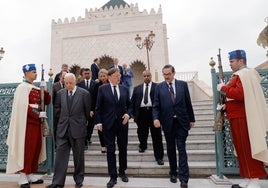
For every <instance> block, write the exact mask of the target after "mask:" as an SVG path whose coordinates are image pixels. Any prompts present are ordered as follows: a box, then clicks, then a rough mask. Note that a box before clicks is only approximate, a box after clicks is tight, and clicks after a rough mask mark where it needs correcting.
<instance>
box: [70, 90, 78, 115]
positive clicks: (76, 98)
mask: <svg viewBox="0 0 268 188" xmlns="http://www.w3.org/2000/svg"><path fill="white" fill-rule="evenodd" d="M79 93H80V92H79V88H78V87H76V91H75V93H74V95H73V103H72V106H71V110H72V109H73V108H74V104H77V102H78V99H79Z"/></svg>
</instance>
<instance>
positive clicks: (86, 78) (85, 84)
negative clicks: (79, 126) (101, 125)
mask: <svg viewBox="0 0 268 188" xmlns="http://www.w3.org/2000/svg"><path fill="white" fill-rule="evenodd" d="M82 76H83V80H81V81H80V82H79V83H77V84H76V85H77V86H78V87H81V88H84V89H85V90H87V91H89V93H90V96H91V101H92V99H93V98H94V87H95V81H94V80H92V79H91V71H90V69H89V68H84V69H83V71H82ZM94 108H95V107H94V106H93V105H91V109H90V114H89V116H88V121H87V122H88V123H87V138H86V141H85V150H87V149H88V144H91V135H92V133H93V129H94V119H93V118H94V117H93V116H94Z"/></svg>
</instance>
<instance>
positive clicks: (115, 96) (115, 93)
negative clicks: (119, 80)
mask: <svg viewBox="0 0 268 188" xmlns="http://www.w3.org/2000/svg"><path fill="white" fill-rule="evenodd" d="M114 98H115V101H116V102H117V101H118V95H117V91H116V86H114Z"/></svg>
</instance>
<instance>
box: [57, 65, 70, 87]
mask: <svg viewBox="0 0 268 188" xmlns="http://www.w3.org/2000/svg"><path fill="white" fill-rule="evenodd" d="M62 72H68V65H67V64H62V65H61V71H60V72H59V73H57V74H56V76H55V78H54V83H56V82H58V81H60V77H61V74H62Z"/></svg>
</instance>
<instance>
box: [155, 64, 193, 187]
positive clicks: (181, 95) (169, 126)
mask: <svg viewBox="0 0 268 188" xmlns="http://www.w3.org/2000/svg"><path fill="white" fill-rule="evenodd" d="M162 73H163V76H164V79H165V81H163V82H161V83H160V84H158V85H157V86H156V89H155V97H154V104H153V119H154V126H155V127H160V126H161V125H162V130H163V132H164V135H165V138H166V143H167V154H168V159H169V167H170V172H169V174H170V181H171V182H172V183H176V182H177V175H178V177H179V180H180V182H181V185H180V186H181V188H187V187H188V180H189V166H188V159H187V153H186V146H185V142H186V139H187V136H188V131H189V130H190V128H192V127H194V122H195V117H194V112H193V107H192V103H191V98H190V94H189V90H188V85H187V83H186V82H184V81H180V80H176V79H175V68H174V67H173V66H172V65H170V64H168V65H165V66H164V67H163V69H162ZM176 145H177V149H178V158H179V161H178V166H179V168H178V169H177V156H176ZM177 170H178V171H177Z"/></svg>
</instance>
